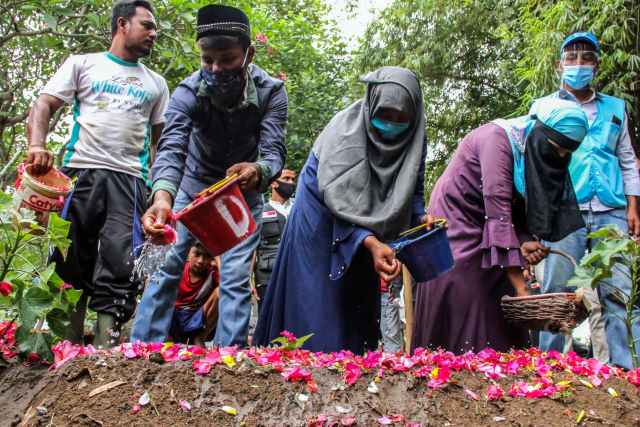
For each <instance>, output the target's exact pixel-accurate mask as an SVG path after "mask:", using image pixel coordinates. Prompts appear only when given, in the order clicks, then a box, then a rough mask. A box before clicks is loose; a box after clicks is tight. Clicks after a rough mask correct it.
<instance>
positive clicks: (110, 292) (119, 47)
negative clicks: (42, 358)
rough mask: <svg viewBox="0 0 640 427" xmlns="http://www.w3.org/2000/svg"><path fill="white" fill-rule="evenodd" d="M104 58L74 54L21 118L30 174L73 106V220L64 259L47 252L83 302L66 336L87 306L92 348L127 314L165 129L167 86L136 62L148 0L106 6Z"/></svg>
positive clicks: (150, 39) (109, 338)
mask: <svg viewBox="0 0 640 427" xmlns="http://www.w3.org/2000/svg"><path fill="white" fill-rule="evenodd" d="M111 32H112V37H113V40H112V43H111V47H110V49H109V51H108V52H100V53H92V54H86V55H72V56H70V57H69V58H68V59H67V60H66V61H65V63H64V64H63V65H62V67H60V69H59V70H58V71H57V72H56V74H55V75H54V76H53V77H52V78H51V80H50V81H49V82H48V83H47V85H46V86H45V87H44V89H43V90H42V91H41V93H40V96H39V97H38V99H37V100H36V102H35V103H34V105H33V108H32V109H31V112H30V114H29V118H28V122H27V139H28V142H29V152H28V158H27V163H29V164H32V165H33V170H34V172H35V173H41V172H46V171H47V170H48V169H49V168H51V166H52V165H53V155H52V153H51V152H50V151H49V150H48V149H47V147H46V137H47V133H48V129H49V121H50V119H51V117H52V116H53V114H54V113H55V111H57V110H58V109H59V108H61V107H62V106H63V105H64V104H65V103H67V104H71V105H72V106H73V107H72V111H73V128H72V130H71V135H70V140H69V142H68V143H67V145H66V151H65V153H64V158H63V161H62V166H63V167H62V171H63V172H64V173H65V174H67V175H68V176H71V177H74V178H76V184H75V187H74V190H73V192H72V193H71V194H70V196H69V197H68V198H67V200H66V202H65V207H64V209H63V212H62V215H63V216H64V217H66V218H67V219H68V220H70V221H71V231H70V238H71V241H72V244H71V248H70V249H69V254H68V256H67V257H66V259H65V258H63V257H62V256H60V254H55V255H54V259H55V261H56V262H57V266H56V271H57V272H58V274H59V275H60V276H61V277H62V278H63V279H64V280H65V281H66V282H68V283H70V284H71V285H73V287H74V288H76V289H82V290H83V295H82V299H81V300H80V301H79V302H78V306H77V307H76V311H75V312H74V313H73V314H72V319H71V321H72V327H71V331H70V334H69V337H68V338H70V339H71V340H72V341H74V342H78V343H81V342H82V339H83V332H84V316H85V312H86V306H87V302H88V303H89V307H90V308H91V309H93V310H95V311H96V312H97V313H98V322H97V326H96V338H95V342H94V344H95V345H96V346H100V347H108V346H112V345H114V344H115V343H116V342H117V341H118V340H117V338H118V336H119V330H120V325H121V324H122V323H124V322H126V321H127V320H128V319H129V318H130V317H131V315H132V314H133V311H134V308H135V301H136V300H135V296H136V293H137V291H138V285H139V283H137V282H136V281H134V280H133V279H132V278H131V272H132V265H133V263H132V262H131V256H132V254H133V253H134V252H135V251H136V249H138V248H139V246H140V245H141V244H142V242H143V235H142V228H141V224H140V221H139V218H140V217H141V216H142V214H143V213H144V211H145V210H146V208H147V206H146V198H147V188H146V186H145V181H147V180H148V179H149V167H150V163H151V151H152V147H153V145H154V144H155V143H156V141H157V140H158V138H159V136H160V133H161V131H162V127H163V124H164V111H165V108H166V105H167V103H168V100H169V89H168V87H167V83H166V81H165V80H164V78H162V77H161V76H160V75H159V74H157V73H155V72H153V71H151V70H149V69H148V68H147V67H145V66H144V65H143V64H141V63H140V62H138V60H139V59H140V58H142V57H144V56H147V55H149V53H150V52H151V49H152V47H153V44H154V42H155V40H156V36H157V33H156V21H155V18H154V16H153V8H152V6H151V4H150V3H149V2H148V1H146V0H135V1H134V0H123V1H119V2H118V3H116V4H115V5H114V7H113V13H112V22H111Z"/></svg>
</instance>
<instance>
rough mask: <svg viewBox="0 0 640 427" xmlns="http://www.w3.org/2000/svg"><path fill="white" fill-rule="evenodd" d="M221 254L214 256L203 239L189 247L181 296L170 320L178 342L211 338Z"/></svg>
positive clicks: (216, 312)
mask: <svg viewBox="0 0 640 427" xmlns="http://www.w3.org/2000/svg"><path fill="white" fill-rule="evenodd" d="M219 284H220V258H219V257H215V258H214V257H212V256H211V254H210V253H209V251H208V250H207V249H206V248H205V247H204V246H203V245H202V244H201V243H200V242H196V244H195V245H193V246H192V247H191V249H190V250H189V255H188V256H187V262H186V263H185V265H184V270H183V271H182V278H181V279H180V283H179V285H178V297H177V299H176V307H175V311H174V312H173V320H172V322H171V336H172V337H173V340H174V341H175V342H189V343H194V344H198V345H202V344H204V342H205V341H207V340H210V339H211V335H212V332H213V330H214V328H215V326H216V323H217V321H218V298H219V289H218V285H219Z"/></svg>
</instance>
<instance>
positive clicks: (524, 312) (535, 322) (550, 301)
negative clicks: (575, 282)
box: [502, 292, 587, 332]
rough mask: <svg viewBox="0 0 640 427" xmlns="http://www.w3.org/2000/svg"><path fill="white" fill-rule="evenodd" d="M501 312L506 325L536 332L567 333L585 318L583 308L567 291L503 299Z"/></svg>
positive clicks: (572, 294)
mask: <svg viewBox="0 0 640 427" xmlns="http://www.w3.org/2000/svg"><path fill="white" fill-rule="evenodd" d="M502 312H503V313H504V317H505V319H507V321H508V322H510V323H514V324H518V325H519V326H524V327H526V328H527V329H531V330H536V331H551V332H568V331H570V330H571V329H573V328H575V327H576V326H577V325H578V324H579V323H580V322H582V321H583V320H584V319H586V318H587V311H586V310H585V308H584V306H583V305H582V303H580V302H576V294H575V293H570V292H564V293H554V294H543V295H532V296H526V297H509V296H504V297H502Z"/></svg>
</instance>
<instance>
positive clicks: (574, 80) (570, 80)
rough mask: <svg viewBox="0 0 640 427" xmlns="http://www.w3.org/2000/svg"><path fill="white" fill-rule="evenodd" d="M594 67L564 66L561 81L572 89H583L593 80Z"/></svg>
mask: <svg viewBox="0 0 640 427" xmlns="http://www.w3.org/2000/svg"><path fill="white" fill-rule="evenodd" d="M594 75H595V67H594V66H593V65H565V66H564V69H563V71H562V81H563V82H564V83H566V84H567V85H569V87H571V88H572V89H576V90H580V89H584V88H586V87H587V86H589V84H591V81H592V80H593V77H594Z"/></svg>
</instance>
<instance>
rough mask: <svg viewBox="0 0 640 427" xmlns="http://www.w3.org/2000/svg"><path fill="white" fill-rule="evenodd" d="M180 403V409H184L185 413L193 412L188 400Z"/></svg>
mask: <svg viewBox="0 0 640 427" xmlns="http://www.w3.org/2000/svg"><path fill="white" fill-rule="evenodd" d="M179 403H180V408H182V410H183V411H184V412H189V411H191V404H190V403H189V402H187V401H186V400H181V401H180V402H179Z"/></svg>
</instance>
